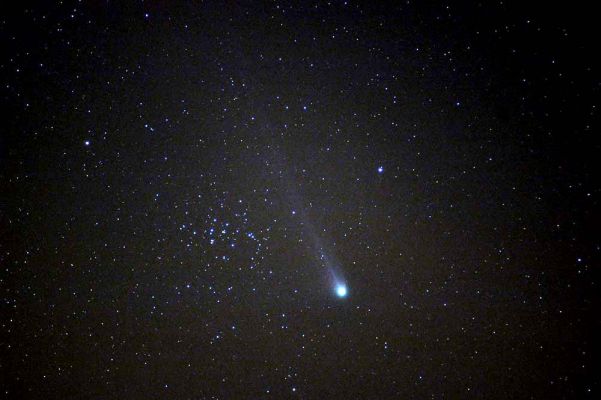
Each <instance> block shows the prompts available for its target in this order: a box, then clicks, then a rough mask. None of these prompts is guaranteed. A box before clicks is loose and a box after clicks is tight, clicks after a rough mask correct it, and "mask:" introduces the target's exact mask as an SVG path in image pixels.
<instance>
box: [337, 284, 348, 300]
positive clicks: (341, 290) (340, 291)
mask: <svg viewBox="0 0 601 400" xmlns="http://www.w3.org/2000/svg"><path fill="white" fill-rule="evenodd" d="M347 293H348V292H347V290H346V286H345V285H343V284H341V283H339V284H338V285H336V295H337V296H338V297H346V294H347Z"/></svg>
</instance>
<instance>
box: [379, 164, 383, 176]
mask: <svg viewBox="0 0 601 400" xmlns="http://www.w3.org/2000/svg"><path fill="white" fill-rule="evenodd" d="M383 172H384V167H383V166H381V165H380V166H379V167H378V174H381V173H383Z"/></svg>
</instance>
